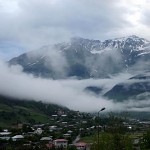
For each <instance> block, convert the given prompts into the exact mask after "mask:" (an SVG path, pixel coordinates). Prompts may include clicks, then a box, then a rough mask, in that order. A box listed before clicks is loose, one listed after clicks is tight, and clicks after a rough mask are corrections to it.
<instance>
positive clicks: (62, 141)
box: [54, 139, 68, 148]
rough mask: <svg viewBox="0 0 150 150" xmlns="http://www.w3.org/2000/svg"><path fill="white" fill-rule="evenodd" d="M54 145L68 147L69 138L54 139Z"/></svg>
mask: <svg viewBox="0 0 150 150" xmlns="http://www.w3.org/2000/svg"><path fill="white" fill-rule="evenodd" d="M54 146H55V147H56V148H59V147H63V148H67V146H68V140H66V139H56V140H54Z"/></svg>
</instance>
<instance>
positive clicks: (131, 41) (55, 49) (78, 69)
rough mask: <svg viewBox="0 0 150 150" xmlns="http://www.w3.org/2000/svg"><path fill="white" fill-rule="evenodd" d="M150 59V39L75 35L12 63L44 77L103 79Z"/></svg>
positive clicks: (16, 59)
mask: <svg viewBox="0 0 150 150" xmlns="http://www.w3.org/2000/svg"><path fill="white" fill-rule="evenodd" d="M55 58H56V59H55ZM149 58H150V42H149V41H148V40H145V39H144V38H139V37H137V36H135V35H132V36H128V37H122V38H115V39H109V40H105V41H104V42H101V41H99V40H89V39H84V38H72V39H71V41H70V43H65V42H64V43H58V44H56V45H52V46H44V47H42V48H40V49H39V50H36V51H31V52H28V53H24V54H23V55H20V56H19V57H15V58H13V59H11V60H10V61H9V64H10V65H17V64H19V65H21V66H22V67H23V71H24V72H26V73H32V74H34V75H35V76H41V77H48V78H49V77H50V78H54V79H55V78H56V79H58V78H68V77H74V76H76V77H78V78H100V77H106V76H109V75H111V74H116V73H119V72H122V71H125V70H126V71H127V70H128V69H129V68H130V67H132V66H134V65H135V64H136V63H138V62H140V61H144V62H147V61H148V60H149ZM57 59H58V60H57Z"/></svg>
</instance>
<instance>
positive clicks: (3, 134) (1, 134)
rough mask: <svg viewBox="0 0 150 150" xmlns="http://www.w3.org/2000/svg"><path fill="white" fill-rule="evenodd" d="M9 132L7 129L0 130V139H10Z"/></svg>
mask: <svg viewBox="0 0 150 150" xmlns="http://www.w3.org/2000/svg"><path fill="white" fill-rule="evenodd" d="M10 135H11V132H8V130H4V132H0V139H2V140H7V141H8V140H9V139H10Z"/></svg>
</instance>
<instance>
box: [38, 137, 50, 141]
mask: <svg viewBox="0 0 150 150" xmlns="http://www.w3.org/2000/svg"><path fill="white" fill-rule="evenodd" d="M40 141H52V137H42V138H41V139H40Z"/></svg>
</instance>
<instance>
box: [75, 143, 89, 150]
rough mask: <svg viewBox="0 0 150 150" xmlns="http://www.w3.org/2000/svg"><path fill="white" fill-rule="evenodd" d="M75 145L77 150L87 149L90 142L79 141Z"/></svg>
mask: <svg viewBox="0 0 150 150" xmlns="http://www.w3.org/2000/svg"><path fill="white" fill-rule="evenodd" d="M75 146H76V148H77V150H86V149H87V147H88V144H87V143H84V142H79V143H76V144H75Z"/></svg>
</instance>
